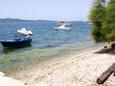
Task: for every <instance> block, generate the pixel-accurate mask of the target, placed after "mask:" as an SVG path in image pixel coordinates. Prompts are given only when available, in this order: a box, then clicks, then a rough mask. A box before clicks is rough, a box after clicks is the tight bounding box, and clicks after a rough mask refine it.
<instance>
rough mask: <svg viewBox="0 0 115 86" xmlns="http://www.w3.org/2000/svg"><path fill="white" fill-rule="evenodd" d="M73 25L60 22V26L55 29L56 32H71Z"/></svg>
mask: <svg viewBox="0 0 115 86" xmlns="http://www.w3.org/2000/svg"><path fill="white" fill-rule="evenodd" d="M70 26H71V24H69V23H65V22H63V21H60V22H59V24H58V26H56V27H55V29H56V30H71V27H70Z"/></svg>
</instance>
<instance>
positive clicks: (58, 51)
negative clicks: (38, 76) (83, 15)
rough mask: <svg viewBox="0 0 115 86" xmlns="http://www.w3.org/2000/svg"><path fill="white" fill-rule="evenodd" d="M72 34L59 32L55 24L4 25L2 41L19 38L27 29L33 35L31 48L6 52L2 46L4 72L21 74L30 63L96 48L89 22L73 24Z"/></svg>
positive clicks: (0, 32) (0, 55) (0, 30)
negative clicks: (20, 33)
mask: <svg viewBox="0 0 115 86" xmlns="http://www.w3.org/2000/svg"><path fill="white" fill-rule="evenodd" d="M70 23H71V24H72V26H71V28H72V29H71V30H70V31H57V30H55V29H54V27H55V26H56V25H57V22H55V21H36V22H35V21H33V22H30V21H29V22H28V21H26V22H0V40H2V39H13V38H16V37H17V36H16V34H17V33H16V30H18V29H20V28H22V27H25V28H28V29H30V30H31V31H32V32H33V35H32V43H31V46H27V47H23V48H18V49H5V48H3V46H2V45H1V44H0V70H1V71H3V72H6V73H11V72H12V71H16V72H17V71H21V70H22V69H23V68H24V67H26V66H28V65H30V64H32V65H33V64H38V63H39V62H41V61H44V60H46V59H50V58H54V57H57V56H59V55H63V54H67V53H68V52H73V51H77V50H81V49H84V48H87V47H91V46H94V45H95V44H94V41H93V40H92V38H91V26H90V24H88V23H87V22H78V21H73V22H70Z"/></svg>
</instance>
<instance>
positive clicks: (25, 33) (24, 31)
mask: <svg viewBox="0 0 115 86" xmlns="http://www.w3.org/2000/svg"><path fill="white" fill-rule="evenodd" d="M17 32H18V33H20V34H23V35H32V34H33V33H32V31H30V30H26V28H22V29H21V30H17Z"/></svg>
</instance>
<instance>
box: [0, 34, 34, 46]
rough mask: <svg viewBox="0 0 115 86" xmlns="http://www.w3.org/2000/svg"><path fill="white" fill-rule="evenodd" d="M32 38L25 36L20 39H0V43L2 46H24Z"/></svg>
mask: <svg viewBox="0 0 115 86" xmlns="http://www.w3.org/2000/svg"><path fill="white" fill-rule="evenodd" d="M31 41H32V39H31V37H30V36H26V37H24V38H20V39H13V40H1V41H0V43H1V44H2V45H3V46H4V47H20V46H26V45H29V44H30V43H31Z"/></svg>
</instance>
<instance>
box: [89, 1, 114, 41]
mask: <svg viewBox="0 0 115 86" xmlns="http://www.w3.org/2000/svg"><path fill="white" fill-rule="evenodd" d="M89 20H90V22H91V23H92V28H93V30H92V36H93V38H94V40H95V41H96V42H112V41H115V0H96V1H94V3H93V6H92V8H91V11H90V15H89Z"/></svg>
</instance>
